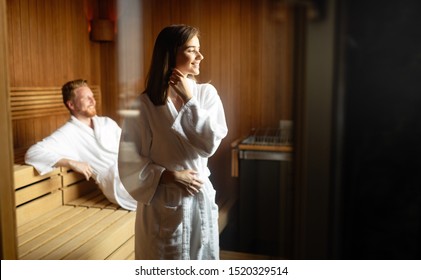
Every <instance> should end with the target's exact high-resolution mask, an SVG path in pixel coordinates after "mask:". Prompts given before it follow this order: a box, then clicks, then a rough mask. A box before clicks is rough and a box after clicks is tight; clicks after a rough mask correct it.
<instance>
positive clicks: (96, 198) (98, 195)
mask: <svg viewBox="0 0 421 280" xmlns="http://www.w3.org/2000/svg"><path fill="white" fill-rule="evenodd" d="M66 205H72V206H78V207H93V208H101V209H104V208H107V209H115V210H116V209H120V208H121V207H120V206H119V205H116V204H113V203H111V202H110V201H109V200H108V199H107V198H106V197H105V196H104V194H103V193H102V192H101V191H100V190H95V191H92V192H90V193H88V194H86V195H84V196H81V197H79V198H77V199H75V200H72V201H69V202H67V203H66Z"/></svg>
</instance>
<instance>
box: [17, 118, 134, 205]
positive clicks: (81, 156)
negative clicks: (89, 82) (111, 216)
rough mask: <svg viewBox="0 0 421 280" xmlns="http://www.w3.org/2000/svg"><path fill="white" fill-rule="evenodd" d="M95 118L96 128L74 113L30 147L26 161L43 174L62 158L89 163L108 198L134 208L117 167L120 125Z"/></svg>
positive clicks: (107, 119) (110, 120)
mask: <svg viewBox="0 0 421 280" xmlns="http://www.w3.org/2000/svg"><path fill="white" fill-rule="evenodd" d="M92 120H93V123H94V129H92V128H90V127H89V126H87V125H86V124H84V123H82V122H80V121H79V120H78V119H77V118H75V117H74V116H71V118H70V120H69V121H68V122H67V123H65V124H64V125H63V126H62V127H60V128H59V129H57V130H56V131H55V132H53V133H52V134H51V135H50V136H48V137H46V138H44V139H43V140H42V141H40V142H38V143H36V144H35V145H33V146H31V147H30V148H29V150H28V151H27V152H26V155H25V163H26V164H29V165H32V166H34V167H35V169H36V170H37V171H38V173H39V174H41V175H43V174H45V173H48V172H50V171H52V169H53V168H54V165H55V164H56V163H57V162H58V161H59V160H60V159H62V158H67V159H71V160H76V161H84V162H87V163H88V164H89V165H90V166H91V167H92V169H93V175H92V177H93V178H94V179H95V181H96V183H97V184H98V186H99V188H100V189H101V191H102V192H103V193H104V195H105V196H106V197H107V199H108V200H110V201H111V202H112V203H115V204H118V205H120V206H121V207H123V208H125V209H127V210H131V211H134V210H136V207H137V201H136V200H134V199H133V198H132V197H131V196H130V195H129V193H128V192H127V191H126V189H125V188H124V187H123V185H122V183H121V181H120V177H119V174H118V168H117V157H118V147H119V142H120V136H121V128H120V127H119V126H118V125H117V123H116V122H115V121H114V120H112V119H110V118H108V117H98V116H95V117H93V118H92Z"/></svg>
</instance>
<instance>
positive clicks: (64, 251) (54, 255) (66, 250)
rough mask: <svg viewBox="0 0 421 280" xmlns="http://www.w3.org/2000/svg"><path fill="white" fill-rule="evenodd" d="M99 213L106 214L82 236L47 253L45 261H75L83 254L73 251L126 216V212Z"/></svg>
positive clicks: (106, 210) (103, 211)
mask: <svg viewBox="0 0 421 280" xmlns="http://www.w3.org/2000/svg"><path fill="white" fill-rule="evenodd" d="M101 213H105V214H107V215H106V217H105V218H103V219H100V220H98V221H97V223H95V224H92V225H91V226H90V227H89V228H88V229H86V230H85V231H84V232H83V234H79V235H77V236H74V238H73V239H71V240H69V241H67V242H66V243H65V244H63V245H62V246H60V247H59V248H57V249H56V250H54V251H53V252H51V253H49V254H48V255H46V256H45V257H44V259H46V260H61V259H64V258H67V259H72V257H73V258H75V259H77V258H78V256H79V255H80V254H81V253H83V252H81V251H80V250H79V251H78V252H77V253H75V251H76V250H77V249H78V248H80V247H81V246H83V245H85V244H87V243H89V242H91V239H92V238H93V237H95V236H97V235H98V234H100V233H101V232H102V231H103V230H104V229H105V228H107V227H108V226H109V225H110V224H112V223H114V222H115V221H117V220H119V219H121V218H122V217H123V216H124V215H126V214H127V211H122V210H118V211H113V210H108V209H103V210H101Z"/></svg>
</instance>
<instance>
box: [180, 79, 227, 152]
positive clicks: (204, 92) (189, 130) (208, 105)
mask: <svg viewBox="0 0 421 280" xmlns="http://www.w3.org/2000/svg"><path fill="white" fill-rule="evenodd" d="M195 91H196V94H193V97H192V98H191V99H190V100H189V101H188V102H187V103H186V104H185V105H184V106H183V108H182V109H181V110H180V113H179V114H178V116H177V118H176V120H175V122H174V124H173V126H172V129H173V130H174V132H175V133H176V134H178V135H179V136H180V137H181V138H182V139H184V140H185V141H187V142H188V143H190V144H191V145H192V146H193V147H194V148H195V149H196V151H197V152H198V154H199V155H200V156H202V157H210V156H212V155H213V154H214V153H215V151H216V150H217V148H218V146H219V144H220V143H221V140H222V139H223V138H224V137H225V136H226V135H227V133H228V128H227V124H226V121H225V113H224V108H223V106H222V102H221V99H220V97H219V95H218V93H217V91H216V89H215V87H214V86H213V85H211V84H200V85H196V88H195Z"/></svg>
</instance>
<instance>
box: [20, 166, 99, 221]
mask: <svg viewBox="0 0 421 280" xmlns="http://www.w3.org/2000/svg"><path fill="white" fill-rule="evenodd" d="M14 169H15V170H14V182H15V202H16V221H17V225H18V226H20V225H22V224H25V223H27V222H28V221H31V220H33V219H35V218H37V217H39V216H41V215H43V214H45V213H47V212H49V211H51V210H52V209H55V208H57V207H60V206H62V205H64V204H66V203H67V202H69V201H71V200H72V199H76V198H78V197H81V196H83V195H85V194H87V193H89V192H93V191H96V190H97V187H96V184H95V183H94V182H93V181H91V180H90V181H86V180H85V178H84V177H83V175H81V174H79V173H76V172H72V171H71V170H68V169H67V168H55V169H54V170H53V171H52V172H49V173H48V174H45V175H42V176H41V175H39V174H38V172H37V171H36V170H35V169H34V168H33V167H32V166H29V165H17V164H15V166H14Z"/></svg>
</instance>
